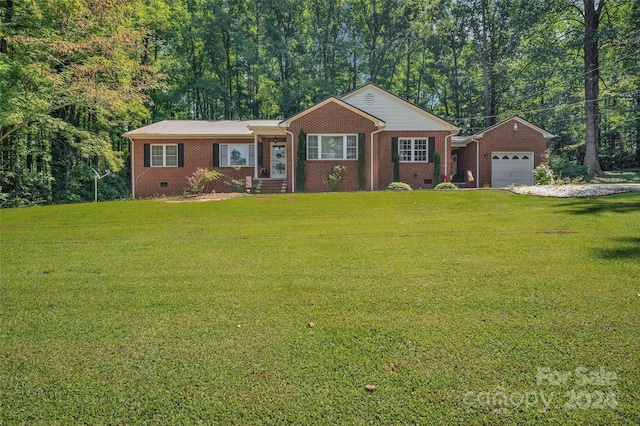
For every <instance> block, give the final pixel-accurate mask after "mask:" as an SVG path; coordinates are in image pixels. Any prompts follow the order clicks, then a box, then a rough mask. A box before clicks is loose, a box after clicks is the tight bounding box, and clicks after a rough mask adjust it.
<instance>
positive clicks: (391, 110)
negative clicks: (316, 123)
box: [341, 83, 460, 132]
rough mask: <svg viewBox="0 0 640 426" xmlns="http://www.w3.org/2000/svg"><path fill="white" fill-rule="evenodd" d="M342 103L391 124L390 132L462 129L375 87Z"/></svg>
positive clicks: (360, 90)
mask: <svg viewBox="0 0 640 426" xmlns="http://www.w3.org/2000/svg"><path fill="white" fill-rule="evenodd" d="M341 99H342V100H343V101H344V102H346V103H348V104H350V105H353V106H354V107H356V108H359V109H361V110H363V111H365V112H367V113H369V114H373V115H375V116H377V117H380V118H381V119H383V120H384V121H385V122H386V123H387V128H386V130H445V131H451V132H456V131H459V130H460V129H459V128H458V127H456V126H454V125H453V124H451V123H449V122H447V121H445V120H444V119H442V118H440V117H438V116H437V115H435V114H433V113H431V112H429V111H427V110H425V109H423V108H421V107H419V106H417V105H415V104H412V103H411V102H409V101H407V100H405V99H402V98H401V97H399V96H397V95H394V94H393V93H391V92H389V91H387V90H385V89H383V88H381V87H380V86H377V85H375V84H373V83H369V84H366V85H364V86H362V87H360V88H358V89H355V90H353V91H351V92H349V93H347V94H345V95H344V96H342V97H341Z"/></svg>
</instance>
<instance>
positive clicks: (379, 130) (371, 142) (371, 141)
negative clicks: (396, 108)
mask: <svg viewBox="0 0 640 426" xmlns="http://www.w3.org/2000/svg"><path fill="white" fill-rule="evenodd" d="M383 130H384V127H383V128H382V129H378V130H374V131H373V132H371V135H370V136H369V143H370V144H371V177H370V180H371V192H373V191H374V189H373V145H374V144H373V135H375V134H376V133H380V132H381V131H383Z"/></svg>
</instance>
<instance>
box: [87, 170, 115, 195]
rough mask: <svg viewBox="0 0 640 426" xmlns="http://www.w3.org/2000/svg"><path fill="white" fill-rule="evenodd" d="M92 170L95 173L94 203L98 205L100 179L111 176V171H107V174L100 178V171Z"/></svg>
mask: <svg viewBox="0 0 640 426" xmlns="http://www.w3.org/2000/svg"><path fill="white" fill-rule="evenodd" d="M91 170H93V173H94V176H93V202H94V203H97V202H98V179H102V178H103V177H105V176H108V175H110V174H111V171H110V170H109V169H107V170H106V171H105V174H103V175H102V176H100V173H98V171H97V170H96V169H91Z"/></svg>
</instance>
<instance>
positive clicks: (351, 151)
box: [347, 135, 358, 160]
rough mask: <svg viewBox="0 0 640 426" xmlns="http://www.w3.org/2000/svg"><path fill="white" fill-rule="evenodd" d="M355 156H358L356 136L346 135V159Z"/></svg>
mask: <svg viewBox="0 0 640 426" xmlns="http://www.w3.org/2000/svg"><path fill="white" fill-rule="evenodd" d="M356 158H358V137H357V136H356V135H347V159H349V160H355V159H356Z"/></svg>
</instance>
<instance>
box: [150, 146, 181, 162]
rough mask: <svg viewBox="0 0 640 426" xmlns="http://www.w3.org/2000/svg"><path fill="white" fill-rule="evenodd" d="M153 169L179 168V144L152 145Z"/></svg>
mask: <svg viewBox="0 0 640 426" xmlns="http://www.w3.org/2000/svg"><path fill="white" fill-rule="evenodd" d="M151 167H178V144H171V145H151Z"/></svg>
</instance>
